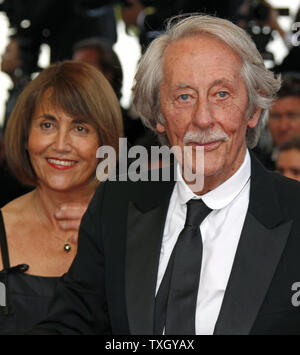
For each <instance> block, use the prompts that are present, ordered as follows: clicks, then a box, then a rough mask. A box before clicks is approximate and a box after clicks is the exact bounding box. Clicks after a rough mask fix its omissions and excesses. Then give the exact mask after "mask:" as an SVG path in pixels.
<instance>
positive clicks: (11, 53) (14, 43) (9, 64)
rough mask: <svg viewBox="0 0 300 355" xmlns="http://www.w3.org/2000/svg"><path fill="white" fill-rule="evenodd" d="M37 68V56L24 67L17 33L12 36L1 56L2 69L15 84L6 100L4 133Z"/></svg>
mask: <svg viewBox="0 0 300 355" xmlns="http://www.w3.org/2000/svg"><path fill="white" fill-rule="evenodd" d="M26 69H27V70H26ZM36 70H37V58H36V60H32V62H31V64H30V66H29V65H28V63H27V65H26V66H25V67H24V65H23V62H22V58H21V52H20V45H19V40H18V37H17V36H16V35H14V36H11V37H10V39H9V42H8V44H7V46H6V49H5V51H4V53H3V54H2V57H1V71H2V72H3V73H5V74H7V75H8V76H9V78H10V79H11V81H12V84H13V86H12V88H11V89H10V90H9V96H8V100H7V102H6V107H5V114H4V122H3V129H2V130H3V133H4V132H5V128H6V125H7V121H8V118H9V116H10V114H11V112H12V110H13V108H14V105H15V102H16V100H17V98H18V96H19V95H20V93H21V92H22V90H23V89H24V87H25V86H26V85H27V84H28V82H29V81H30V75H31V74H32V73H33V72H34V71H36Z"/></svg>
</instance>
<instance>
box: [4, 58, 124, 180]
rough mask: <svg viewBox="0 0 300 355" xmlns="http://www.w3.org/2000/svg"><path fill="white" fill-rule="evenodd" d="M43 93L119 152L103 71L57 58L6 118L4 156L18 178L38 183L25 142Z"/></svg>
mask: <svg viewBox="0 0 300 355" xmlns="http://www.w3.org/2000/svg"><path fill="white" fill-rule="evenodd" d="M46 94H47V99H48V100H49V101H50V102H49V104H50V106H52V107H54V108H60V109H62V110H63V111H64V112H65V113H67V114H68V115H70V116H71V117H76V118H78V119H80V120H82V121H85V122H87V123H89V124H91V125H92V126H93V127H95V128H96V130H97V132H98V136H99V145H110V146H112V147H113V148H114V149H115V151H116V154H117V155H118V153H119V137H122V136H123V123H122V114H121V110H120V106H119V102H118V99H117V97H116V95H115V93H114V91H113V89H112V87H111V86H110V84H109V83H108V81H107V80H106V79H105V77H104V76H103V74H101V72H100V71H98V70H97V69H96V68H94V67H92V66H91V65H89V64H86V63H79V62H75V61H64V62H59V63H56V64H53V65H51V66H50V67H48V68H47V69H45V70H43V71H42V72H41V73H40V74H39V75H38V76H37V77H36V78H35V79H34V80H32V81H31V82H30V83H29V84H28V85H27V86H26V88H25V89H24V90H23V92H22V93H21V95H20V96H19V98H18V100H17V102H16V105H15V107H14V110H13V112H12V114H11V116H10V118H9V120H8V125H7V128H6V133H5V151H6V157H7V161H8V164H9V166H10V168H11V169H12V171H13V172H14V173H15V175H16V176H17V178H18V179H19V180H20V181H22V182H23V183H24V184H29V185H36V183H37V181H36V176H35V173H34V171H33V169H32V166H31V163H30V159H29V156H28V153H27V149H26V146H27V141H28V135H29V131H30V127H31V121H32V118H33V116H34V113H35V111H36V110H37V108H38V107H39V105H41V103H42V102H43V100H44V99H45V97H46V96H45V95H46ZM95 154H96V152H95Z"/></svg>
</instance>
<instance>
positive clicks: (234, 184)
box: [175, 150, 251, 210]
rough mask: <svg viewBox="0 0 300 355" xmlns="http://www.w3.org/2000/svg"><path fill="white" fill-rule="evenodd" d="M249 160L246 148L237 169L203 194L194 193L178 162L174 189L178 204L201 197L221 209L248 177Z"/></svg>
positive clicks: (210, 206)
mask: <svg viewBox="0 0 300 355" xmlns="http://www.w3.org/2000/svg"><path fill="white" fill-rule="evenodd" d="M250 175H251V160H250V154H249V152H248V150H247V151H246V154H245V158H244V161H243V163H242V165H241V166H240V167H239V169H238V170H237V171H236V172H235V173H234V174H233V175H232V176H231V177H230V178H229V179H228V180H226V181H225V182H223V183H222V184H221V185H219V186H218V187H217V188H215V189H214V190H212V191H209V192H208V193H206V194H204V195H202V196H201V195H200V196H198V195H196V194H195V193H194V192H193V191H192V190H191V189H190V188H189V187H188V185H187V184H186V182H185V181H184V180H183V178H182V175H181V171H180V168H179V164H178V165H177V180H178V181H177V183H176V186H175V189H176V190H177V195H178V199H179V203H180V204H186V203H187V202H188V201H189V200H190V199H202V200H203V201H204V202H205V204H206V205H207V206H208V207H209V208H211V209H213V210H216V209H221V208H224V207H225V206H227V205H229V204H230V203H231V202H232V201H233V200H234V199H235V197H236V196H237V195H238V194H239V193H240V192H241V191H242V190H243V188H244V187H245V186H246V184H247V183H248V181H249V179H250Z"/></svg>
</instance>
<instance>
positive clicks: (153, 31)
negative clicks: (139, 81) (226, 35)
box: [121, 0, 243, 52]
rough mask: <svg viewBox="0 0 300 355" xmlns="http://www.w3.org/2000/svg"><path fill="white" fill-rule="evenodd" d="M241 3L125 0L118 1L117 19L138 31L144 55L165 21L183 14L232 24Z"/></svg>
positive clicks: (191, 0)
mask: <svg viewBox="0 0 300 355" xmlns="http://www.w3.org/2000/svg"><path fill="white" fill-rule="evenodd" d="M242 2H243V0H227V1H226V2H225V1H217V0H202V1H199V0H188V1H187V0H164V1H159V0H125V1H122V10H121V16H122V19H123V21H124V22H125V23H126V25H127V26H136V27H137V28H138V29H139V40H140V45H141V48H142V52H144V51H145V49H146V48H147V46H148V45H149V44H150V42H151V41H152V40H153V39H154V38H156V37H157V36H158V35H160V34H162V33H163V31H164V28H165V24H166V20H167V19H168V18H170V17H172V16H175V15H179V14H184V13H192V12H203V13H207V14H215V15H217V16H219V17H223V18H227V19H230V20H232V21H233V22H236V21H237V18H238V12H237V11H238V8H239V6H240V5H241V3H242ZM149 7H150V8H151V9H149Z"/></svg>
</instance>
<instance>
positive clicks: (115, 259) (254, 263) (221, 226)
mask: <svg viewBox="0 0 300 355" xmlns="http://www.w3.org/2000/svg"><path fill="white" fill-rule="evenodd" d="M279 87H280V78H275V77H274V75H273V74H272V73H271V72H270V71H268V70H267V69H266V68H265V66H264V63H263V60H262V58H261V56H260V54H259V53H258V51H257V49H256V47H255V45H254V44H253V42H252V40H251V39H250V38H249V37H248V35H247V34H246V33H245V32H244V31H243V30H242V29H241V28H239V27H237V26H235V25H234V24H232V23H231V22H229V21H227V20H223V19H219V18H216V17H211V16H204V15H192V16H186V17H179V18H175V19H172V20H171V21H170V24H169V26H168V28H167V30H166V32H165V34H163V35H162V36H160V37H158V38H157V39H156V40H154V41H153V42H152V43H151V45H150V46H149V48H148V49H147V51H146V53H145V54H144V56H143V58H142V60H141V62H140V64H139V68H138V71H137V74H136V84H135V87H134V104H135V107H136V110H137V111H138V113H139V114H140V116H141V117H142V118H143V120H144V123H145V124H146V125H147V126H148V127H150V128H152V129H153V130H154V131H155V132H157V134H158V136H159V138H160V140H161V142H162V143H163V144H166V145H168V146H170V147H174V146H176V147H179V152H182V156H180V154H179V156H178V155H177V158H179V159H178V163H176V177H177V179H171V181H135V182H133V181H107V182H105V183H103V184H101V186H100V187H99V189H98V191H97V192H96V194H95V197H94V199H93V200H92V202H91V204H90V206H89V208H88V210H87V212H86V214H85V216H84V217H83V220H82V224H81V229H80V233H79V247H78V253H77V256H76V258H75V260H74V262H73V264H72V266H71V268H70V270H69V272H68V273H67V274H66V275H65V276H64V277H63V278H62V280H61V282H60V284H59V286H58V290H57V297H56V302H55V304H53V307H52V308H51V309H50V313H49V318H48V319H46V320H45V321H44V322H42V323H41V324H39V325H38V326H37V327H36V328H35V330H34V333H61V334H73V333H75V334H76V333H88V334H95V333H97V334H149V335H150V334H151V335H153V334H154V335H155V334H156V335H159V334H166V335H169V334H171V335H174V334H175V335H184V334H185V335H192V334H196V335H197V334H295V333H300V313H299V308H298V307H299V304H300V295H298V294H300V292H299V291H298V289H299V288H300V286H299V285H300V283H299V282H298V281H300V259H299V255H298V254H299V253H298V250H299V248H300V239H299V235H300V220H299V206H298V201H299V198H300V185H299V184H298V183H297V182H294V181H291V180H288V179H286V178H284V177H282V176H280V175H278V174H276V173H272V172H269V171H267V170H265V169H264V168H263V167H262V166H261V165H260V163H259V162H258V161H257V160H256V158H255V157H254V156H253V155H252V154H251V153H250V152H249V148H252V147H254V146H255V144H256V142H257V140H258V137H259V131H260V127H261V125H262V124H263V123H264V120H265V119H266V117H267V115H268V110H269V108H270V107H271V105H272V102H273V100H274V97H275V96H276V92H277V91H278V89H279ZM186 148H190V150H191V151H192V155H191V157H190V158H191V159H190V160H189V166H190V168H191V170H192V171H193V172H195V173H196V174H197V173H201V174H202V177H203V184H202V186H201V188H199V189H198V190H197V189H195V188H192V182H191V180H189V179H188V178H187V176H186V171H185V169H184V168H183V166H184V164H183V159H184V154H183V152H184V150H185V149H186ZM197 151H201V152H202V158H203V159H202V160H201V161H200V163H199V161H198V160H197V159H196V158H197V154H196V153H197ZM182 158H183V159H182ZM200 165H201V169H200ZM167 168H168V167H165V168H164V169H167ZM175 180H176V181H175ZM298 296H299V297H298ZM298 298H299V299H298Z"/></svg>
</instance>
